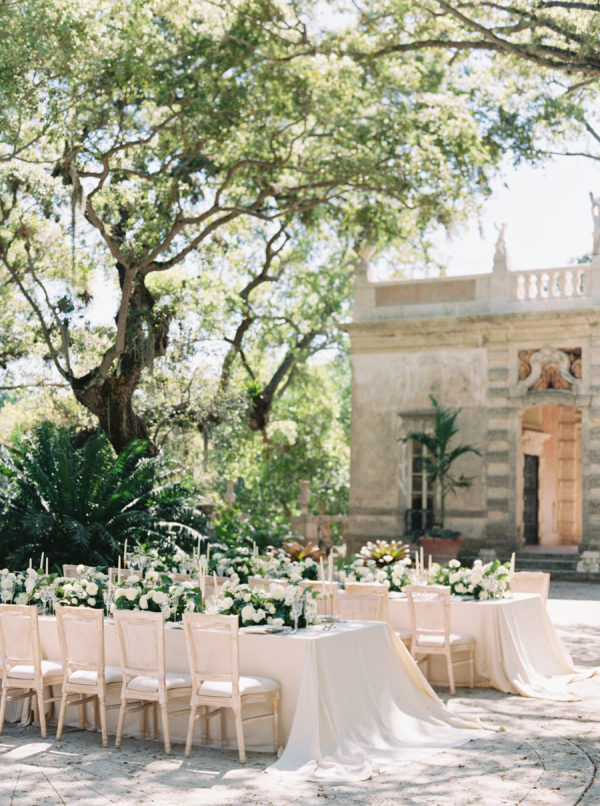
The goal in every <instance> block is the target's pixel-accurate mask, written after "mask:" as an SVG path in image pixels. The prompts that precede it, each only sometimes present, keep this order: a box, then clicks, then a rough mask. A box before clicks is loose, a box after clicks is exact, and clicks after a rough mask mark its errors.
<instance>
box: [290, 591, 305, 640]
mask: <svg viewBox="0 0 600 806" xmlns="http://www.w3.org/2000/svg"><path fill="white" fill-rule="evenodd" d="M291 610H292V617H293V619H294V632H298V620H299V618H300V616H301V615H302V611H303V610H304V599H303V598H302V597H301V598H295V599H293V600H292V605H291Z"/></svg>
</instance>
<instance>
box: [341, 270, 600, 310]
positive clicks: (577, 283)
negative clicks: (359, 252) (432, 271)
mask: <svg viewBox="0 0 600 806" xmlns="http://www.w3.org/2000/svg"><path fill="white" fill-rule="evenodd" d="M599 305H600V264H599V263H592V264H583V265H577V266H564V267H559V268H551V269H536V270H532V271H510V272H504V273H487V274H476V275H465V276H460V277H436V278H424V279H418V280H413V279H406V280H392V281H386V282H376V283H372V282H370V281H369V280H368V279H367V274H366V272H363V273H359V274H357V275H356V279H355V310H354V321H355V322H360V321H381V320H385V319H396V318H398V317H400V318H403V319H405V318H420V317H431V316H444V317H448V316H468V315H477V314H483V315H486V314H501V313H509V314H513V313H526V312H532V313H537V312H539V311H540V310H542V309H543V310H547V311H548V310H572V309H574V308H588V307H593V308H596V307H598V306H599Z"/></svg>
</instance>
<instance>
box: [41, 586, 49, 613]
mask: <svg viewBox="0 0 600 806" xmlns="http://www.w3.org/2000/svg"><path fill="white" fill-rule="evenodd" d="M40 600H41V602H42V613H47V612H48V588H42V595H41V597H40Z"/></svg>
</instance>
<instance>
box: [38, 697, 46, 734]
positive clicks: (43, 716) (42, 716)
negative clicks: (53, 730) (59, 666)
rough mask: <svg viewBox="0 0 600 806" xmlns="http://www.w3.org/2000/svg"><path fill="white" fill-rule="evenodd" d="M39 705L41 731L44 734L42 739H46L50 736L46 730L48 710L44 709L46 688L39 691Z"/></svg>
mask: <svg viewBox="0 0 600 806" xmlns="http://www.w3.org/2000/svg"><path fill="white" fill-rule="evenodd" d="M37 704H38V711H39V716H40V731H41V734H42V739H46V738H47V736H48V730H47V728H46V709H45V707H44V687H43V686H42V687H41V688H39V689H37Z"/></svg>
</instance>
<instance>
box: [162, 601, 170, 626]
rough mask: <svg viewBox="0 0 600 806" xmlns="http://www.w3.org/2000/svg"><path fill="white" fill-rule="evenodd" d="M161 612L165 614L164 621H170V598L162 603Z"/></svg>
mask: <svg viewBox="0 0 600 806" xmlns="http://www.w3.org/2000/svg"><path fill="white" fill-rule="evenodd" d="M160 612H161V613H162V614H163V619H164V621H168V619H169V614H170V612H171V608H170V607H169V600H168V599H167V601H166V602H161V603H160Z"/></svg>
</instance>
